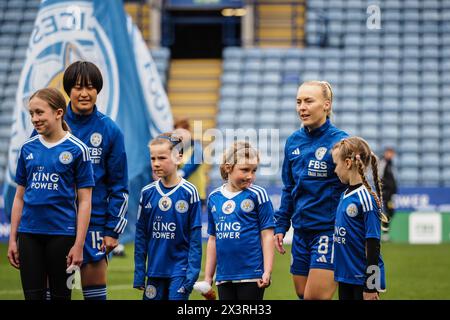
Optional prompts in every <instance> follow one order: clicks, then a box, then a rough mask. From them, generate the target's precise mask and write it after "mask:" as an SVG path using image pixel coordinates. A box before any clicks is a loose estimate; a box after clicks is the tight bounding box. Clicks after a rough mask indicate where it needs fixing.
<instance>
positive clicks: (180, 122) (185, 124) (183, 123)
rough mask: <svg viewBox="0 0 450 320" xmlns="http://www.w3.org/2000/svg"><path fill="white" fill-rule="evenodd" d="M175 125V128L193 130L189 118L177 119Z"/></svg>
mask: <svg viewBox="0 0 450 320" xmlns="http://www.w3.org/2000/svg"><path fill="white" fill-rule="evenodd" d="M173 127H174V128H175V129H178V128H181V129H186V130H191V125H190V124H189V119H188V118H180V119H176V120H175V123H174V124H173Z"/></svg>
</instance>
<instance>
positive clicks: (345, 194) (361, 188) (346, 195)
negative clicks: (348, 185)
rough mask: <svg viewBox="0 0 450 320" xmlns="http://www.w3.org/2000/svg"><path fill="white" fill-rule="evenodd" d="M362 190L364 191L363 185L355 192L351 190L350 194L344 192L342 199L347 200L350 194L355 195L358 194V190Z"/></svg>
mask: <svg viewBox="0 0 450 320" xmlns="http://www.w3.org/2000/svg"><path fill="white" fill-rule="evenodd" d="M363 189H366V186H365V185H361V186H360V187H359V188H356V189H355V190H353V191H351V192H349V193H347V190H348V189H347V190H346V191H345V192H344V196H343V199H345V198H348V197H350V196H351V195H352V194H355V193H357V192H359V191H360V190H363Z"/></svg>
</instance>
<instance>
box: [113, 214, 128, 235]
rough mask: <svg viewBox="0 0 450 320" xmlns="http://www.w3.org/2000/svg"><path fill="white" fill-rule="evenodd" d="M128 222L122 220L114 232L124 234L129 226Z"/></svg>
mask: <svg viewBox="0 0 450 320" xmlns="http://www.w3.org/2000/svg"><path fill="white" fill-rule="evenodd" d="M127 223H128V221H127V219H125V218H120V222H119V223H118V224H117V226H116V228H115V229H114V232H116V233H119V234H120V233H122V232H123V231H124V230H125V226H126V225H127Z"/></svg>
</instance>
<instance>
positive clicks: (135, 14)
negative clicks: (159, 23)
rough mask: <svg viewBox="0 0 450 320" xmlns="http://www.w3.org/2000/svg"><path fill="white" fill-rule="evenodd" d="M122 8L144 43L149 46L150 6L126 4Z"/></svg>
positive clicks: (146, 4)
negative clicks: (136, 27)
mask: <svg viewBox="0 0 450 320" xmlns="http://www.w3.org/2000/svg"><path fill="white" fill-rule="evenodd" d="M124 7H125V11H126V12H127V13H128V14H129V15H130V16H131V19H132V20H133V22H134V23H135V24H136V25H137V26H138V28H139V30H140V31H141V33H142V37H143V38H144V41H145V42H146V43H147V45H150V42H151V26H150V14H151V7H150V5H149V4H148V3H132V2H127V3H125V4H124Z"/></svg>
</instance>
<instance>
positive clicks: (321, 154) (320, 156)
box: [315, 147, 327, 161]
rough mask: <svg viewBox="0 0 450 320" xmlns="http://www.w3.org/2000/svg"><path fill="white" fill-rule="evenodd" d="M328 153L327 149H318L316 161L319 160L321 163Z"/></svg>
mask: <svg viewBox="0 0 450 320" xmlns="http://www.w3.org/2000/svg"><path fill="white" fill-rule="evenodd" d="M326 153H327V148H325V147H320V148H318V149H317V150H316V154H315V156H316V159H317V160H319V161H320V160H322V159H323V157H325V154H326Z"/></svg>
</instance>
